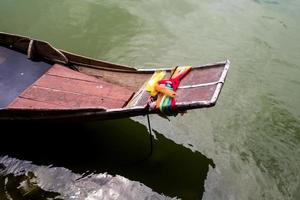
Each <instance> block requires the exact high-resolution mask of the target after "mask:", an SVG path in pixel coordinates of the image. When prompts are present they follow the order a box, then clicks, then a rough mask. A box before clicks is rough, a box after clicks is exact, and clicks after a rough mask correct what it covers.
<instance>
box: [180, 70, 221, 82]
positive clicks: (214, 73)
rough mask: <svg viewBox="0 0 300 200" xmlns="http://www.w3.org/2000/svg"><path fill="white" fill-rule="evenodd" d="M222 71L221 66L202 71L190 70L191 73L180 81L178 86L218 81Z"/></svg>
mask: <svg viewBox="0 0 300 200" xmlns="http://www.w3.org/2000/svg"><path fill="white" fill-rule="evenodd" d="M223 69H224V66H223V65H221V66H214V67H208V68H203V69H192V71H191V72H190V73H188V74H187V75H186V76H185V77H184V78H183V79H182V80H181V82H180V86H185V85H196V84H202V83H210V82H215V81H219V79H220V77H221V74H222V72H223Z"/></svg>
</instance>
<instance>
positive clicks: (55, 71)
mask: <svg viewBox="0 0 300 200" xmlns="http://www.w3.org/2000/svg"><path fill="white" fill-rule="evenodd" d="M47 74H49V75H53V76H60V77H65V78H71V79H77V80H84V81H89V82H96V83H98V82H100V80H99V79H98V78H96V77H94V76H89V75H87V74H84V73H80V72H77V71H74V70H72V69H70V68H67V67H64V66H62V65H59V64H55V65H53V66H52V68H51V69H50V70H49V71H48V72H47Z"/></svg>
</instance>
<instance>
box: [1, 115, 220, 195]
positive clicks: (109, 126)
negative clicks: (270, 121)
mask: <svg viewBox="0 0 300 200" xmlns="http://www.w3.org/2000/svg"><path fill="white" fill-rule="evenodd" d="M2 127H5V129H3V130H9V131H7V132H6V134H5V139H4V138H3V139H2V145H1V147H0V152H1V153H0V154H2V155H9V156H11V157H16V158H18V159H22V160H30V161H33V163H34V164H38V165H54V166H60V167H66V168H68V169H71V170H72V171H73V172H75V173H79V174H84V173H87V174H90V173H94V174H99V173H105V172H107V173H108V174H111V175H115V174H118V175H121V176H124V177H126V178H128V179H130V180H134V181H140V182H142V183H144V184H145V185H146V186H149V187H150V188H152V189H153V190H154V191H156V192H158V193H163V194H165V195H168V196H171V197H175V196H177V197H180V198H183V199H201V197H202V194H203V191H204V182H205V179H206V175H207V172H208V169H209V165H211V166H213V165H214V164H213V162H212V160H210V159H208V158H206V157H205V156H203V155H202V154H201V153H199V152H196V153H194V152H192V151H191V150H189V149H187V148H185V147H183V146H181V145H177V144H175V143H174V142H173V141H171V140H169V139H166V138H165V137H164V136H163V135H161V134H159V133H156V137H157V140H154V144H153V147H154V149H153V154H152V156H151V157H150V158H149V159H147V160H145V158H147V156H148V154H149V151H150V149H149V148H150V144H149V135H148V133H147V130H146V128H145V127H144V126H143V125H141V124H139V123H137V122H133V121H131V120H129V119H124V120H115V121H105V122H93V123H88V124H49V123H18V124H16V123H6V124H3V125H2ZM20 128H21V129H20ZM18 130H22V131H21V132H20V131H18ZM3 135H4V134H3Z"/></svg>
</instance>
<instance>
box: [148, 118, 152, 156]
mask: <svg viewBox="0 0 300 200" xmlns="http://www.w3.org/2000/svg"><path fill="white" fill-rule="evenodd" d="M147 121H148V130H149V136H150V153H149V155H148V157H147V158H150V157H151V156H152V153H153V138H152V128H151V123H150V117H149V113H147Z"/></svg>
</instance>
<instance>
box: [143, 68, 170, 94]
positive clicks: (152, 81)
mask: <svg viewBox="0 0 300 200" xmlns="http://www.w3.org/2000/svg"><path fill="white" fill-rule="evenodd" d="M165 75H166V72H165V71H156V72H155V73H154V74H153V75H152V77H151V79H150V80H149V81H148V83H147V85H146V90H147V92H149V93H150V95H151V96H153V97H154V96H156V95H157V93H158V91H157V90H156V89H155V86H156V85H157V82H158V81H160V80H162V79H163V78H164V77H165Z"/></svg>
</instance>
